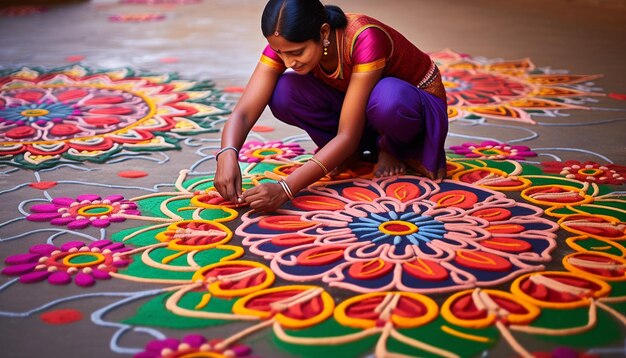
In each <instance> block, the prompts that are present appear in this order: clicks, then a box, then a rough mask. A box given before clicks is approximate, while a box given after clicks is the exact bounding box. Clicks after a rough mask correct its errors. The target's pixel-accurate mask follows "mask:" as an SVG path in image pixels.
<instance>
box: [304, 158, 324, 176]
mask: <svg viewBox="0 0 626 358" xmlns="http://www.w3.org/2000/svg"><path fill="white" fill-rule="evenodd" d="M309 161H311V162H313V163H315V164H317V165H318V166H319V167H320V168H322V170H323V171H324V175H328V169H326V166H325V165H324V164H322V162H320V161H319V159H317V158H314V157H311V159H309Z"/></svg>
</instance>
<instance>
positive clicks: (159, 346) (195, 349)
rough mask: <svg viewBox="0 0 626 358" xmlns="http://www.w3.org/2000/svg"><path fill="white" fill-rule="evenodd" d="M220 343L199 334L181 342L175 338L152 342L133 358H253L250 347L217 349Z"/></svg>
mask: <svg viewBox="0 0 626 358" xmlns="http://www.w3.org/2000/svg"><path fill="white" fill-rule="evenodd" d="M221 341H222V340H220V339H212V340H210V341H209V340H207V339H206V338H204V337H203V336H201V335H199V334H190V335H187V336H185V337H183V339H182V340H178V339H176V338H166V339H160V340H154V341H151V342H149V343H148V344H146V347H145V350H144V351H143V352H140V353H138V354H136V355H135V358H158V357H191V356H194V357H196V354H197V357H200V356H202V357H224V358H227V357H228V358H244V357H245V358H255V357H253V356H251V355H250V353H251V349H250V347H248V346H245V345H242V344H234V345H232V346H230V347H226V348H225V349H219V348H220V347H219V343H220V342H221ZM201 354H202V355H201Z"/></svg>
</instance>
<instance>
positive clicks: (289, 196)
mask: <svg viewBox="0 0 626 358" xmlns="http://www.w3.org/2000/svg"><path fill="white" fill-rule="evenodd" d="M278 184H280V186H281V187H282V188H283V190H284V191H285V194H287V197H288V198H289V200H293V193H292V192H291V189H290V188H289V185H288V184H287V182H286V181H285V180H283V179H280V180H279V181H278Z"/></svg>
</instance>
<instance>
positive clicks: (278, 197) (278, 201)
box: [243, 69, 383, 211]
mask: <svg viewBox="0 0 626 358" xmlns="http://www.w3.org/2000/svg"><path fill="white" fill-rule="evenodd" d="M382 73H383V70H382V69H379V70H375V71H370V72H359V73H353V74H352V77H351V78H350V85H349V86H348V91H347V92H346V96H345V99H344V103H343V106H342V108H341V115H340V118H339V129H338V131H337V135H336V136H335V137H334V138H333V139H332V140H331V141H330V142H328V143H327V144H326V145H325V146H324V147H323V148H320V150H319V151H318V152H317V153H316V154H315V158H316V159H317V160H319V161H320V162H321V163H322V165H323V166H324V167H326V169H327V170H332V169H334V168H335V167H337V166H338V165H339V164H341V163H342V162H343V161H344V160H345V159H347V158H348V156H350V155H351V154H352V153H354V151H355V150H356V149H357V147H358V145H359V142H360V141H361V136H362V135H363V129H364V128H365V123H366V118H365V111H366V108H367V102H368V99H369V96H370V94H371V92H372V90H373V89H374V86H375V85H376V83H378V81H379V80H380V78H381V76H382ZM323 176H324V171H323V169H322V167H321V166H320V165H318V164H317V163H315V162H313V161H308V162H307V163H306V164H304V165H303V166H302V167H300V168H298V170H296V171H294V172H293V173H292V174H291V175H289V176H288V177H287V179H285V182H286V183H287V185H288V186H289V188H290V189H291V191H292V192H293V193H294V194H295V193H297V192H298V191H300V190H302V189H304V188H306V187H307V186H309V185H311V184H312V183H314V182H316V181H317V180H318V179H320V178H321V177H323ZM243 198H244V199H245V200H246V202H248V203H249V204H250V206H251V207H252V208H253V209H256V210H260V211H273V210H276V209H277V208H278V207H279V206H281V205H282V204H283V203H285V202H286V201H287V200H288V197H287V194H286V193H285V191H284V190H283V188H282V187H281V186H280V185H279V184H276V183H268V184H263V185H260V186H257V187H255V188H252V189H250V190H247V191H246V192H245V193H244V194H243Z"/></svg>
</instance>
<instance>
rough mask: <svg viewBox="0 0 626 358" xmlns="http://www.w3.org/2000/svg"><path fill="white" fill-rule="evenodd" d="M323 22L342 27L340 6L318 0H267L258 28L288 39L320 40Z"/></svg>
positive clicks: (266, 33) (267, 34) (343, 16)
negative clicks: (323, 3) (325, 3)
mask: <svg viewBox="0 0 626 358" xmlns="http://www.w3.org/2000/svg"><path fill="white" fill-rule="evenodd" d="M324 23H328V24H329V25H330V27H331V29H341V28H344V27H345V26H346V24H347V23H348V20H347V19H346V15H345V14H344V12H343V10H341V8H340V7H338V6H335V5H322V3H321V2H320V1H319V0H270V1H268V3H267V4H266V5H265V9H264V10H263V16H261V31H262V32H263V36H264V37H268V36H274V34H275V33H278V34H279V35H280V36H282V37H284V38H285V39H287V40H288V41H291V42H305V41H308V40H314V41H316V42H319V41H320V40H321V38H320V28H321V27H322V25H323V24H324Z"/></svg>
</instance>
